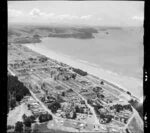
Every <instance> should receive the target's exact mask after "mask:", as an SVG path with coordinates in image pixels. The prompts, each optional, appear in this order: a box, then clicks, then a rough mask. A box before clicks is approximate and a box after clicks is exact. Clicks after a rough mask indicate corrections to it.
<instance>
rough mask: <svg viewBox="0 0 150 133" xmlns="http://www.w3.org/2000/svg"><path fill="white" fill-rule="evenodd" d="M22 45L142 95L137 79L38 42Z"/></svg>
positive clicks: (136, 94)
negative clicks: (102, 67)
mask: <svg viewBox="0 0 150 133" xmlns="http://www.w3.org/2000/svg"><path fill="white" fill-rule="evenodd" d="M23 46H25V47H27V48H29V49H31V50H33V51H35V52H37V53H39V54H42V55H44V56H46V57H49V58H52V59H55V60H57V61H60V62H63V63H66V64H67V65H70V66H72V67H75V68H80V69H82V70H84V71H87V72H88V73H89V74H91V75H94V76H97V77H98V78H100V79H104V80H105V81H107V82H110V83H111V84H114V85H115V86H117V87H119V88H121V89H122V90H124V91H129V92H131V94H132V96H134V97H136V98H137V99H140V98H141V97H143V95H141V94H143V90H142V85H141V84H140V82H139V80H137V79H134V78H129V77H125V76H120V75H118V74H116V73H113V72H110V71H108V70H104V69H101V68H98V67H97V66H95V65H94V66H93V65H89V64H88V63H86V62H82V61H80V60H79V59H74V58H73V57H70V56H67V55H64V54H62V53H60V52H55V51H52V50H49V49H47V48H46V47H44V46H41V45H40V47H39V45H38V44H23ZM135 89H139V90H138V91H137V90H135Z"/></svg>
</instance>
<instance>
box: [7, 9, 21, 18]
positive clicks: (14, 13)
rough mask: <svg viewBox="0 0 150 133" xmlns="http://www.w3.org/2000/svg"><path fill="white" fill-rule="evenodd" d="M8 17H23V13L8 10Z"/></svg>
mask: <svg viewBox="0 0 150 133" xmlns="http://www.w3.org/2000/svg"><path fill="white" fill-rule="evenodd" d="M8 15H9V16H12V17H17V16H21V15H23V12H22V11H20V10H15V9H8Z"/></svg>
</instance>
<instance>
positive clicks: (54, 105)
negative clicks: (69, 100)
mask: <svg viewBox="0 0 150 133" xmlns="http://www.w3.org/2000/svg"><path fill="white" fill-rule="evenodd" d="M48 108H49V109H50V110H51V111H52V113H56V112H57V110H58V109H59V108H61V105H60V103H59V102H54V103H52V104H51V105H48Z"/></svg>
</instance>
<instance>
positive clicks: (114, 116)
mask: <svg viewBox="0 0 150 133" xmlns="http://www.w3.org/2000/svg"><path fill="white" fill-rule="evenodd" d="M8 71H9V73H11V74H12V75H14V76H16V77H18V79H19V81H21V82H22V83H23V84H24V85H25V86H26V87H27V88H28V89H29V91H30V93H31V96H27V97H26V100H25V101H26V104H27V105H28V109H29V110H31V111H32V114H33V115H34V116H36V117H37V116H39V115H40V114H46V113H48V114H51V115H52V117H53V119H57V120H60V121H62V123H63V124H64V125H63V126H70V127H71V125H70V124H71V123H74V124H73V125H72V126H73V128H75V129H80V130H83V131H84V130H85V131H103V132H108V130H109V131H110V132H113V131H114V132H125V131H126V130H129V129H126V124H129V122H130V121H131V119H132V117H133V115H134V109H133V107H132V106H131V104H129V102H128V101H129V100H131V98H134V97H131V95H129V94H128V93H125V92H124V93H123V92H122V91H121V90H118V89H116V88H114V87H112V86H111V85H110V84H107V82H105V81H104V80H101V79H99V78H97V77H95V76H93V75H90V74H88V73H87V72H84V71H82V70H80V69H77V68H73V67H71V66H69V65H67V64H64V63H62V62H58V61H56V60H53V59H50V58H47V57H45V56H43V55H40V54H39V53H36V52H34V51H32V50H30V49H28V48H27V47H25V46H23V45H20V44H17V45H13V44H10V45H8ZM67 121H70V124H68V125H66V124H65V122H67ZM79 123H80V124H79ZM79 125H80V126H79Z"/></svg>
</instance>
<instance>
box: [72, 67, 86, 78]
mask: <svg viewBox="0 0 150 133" xmlns="http://www.w3.org/2000/svg"><path fill="white" fill-rule="evenodd" d="M72 70H73V71H74V72H76V73H77V74H79V75H81V76H86V75H87V74H88V73H87V72H85V71H83V70H81V69H76V68H72Z"/></svg>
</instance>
